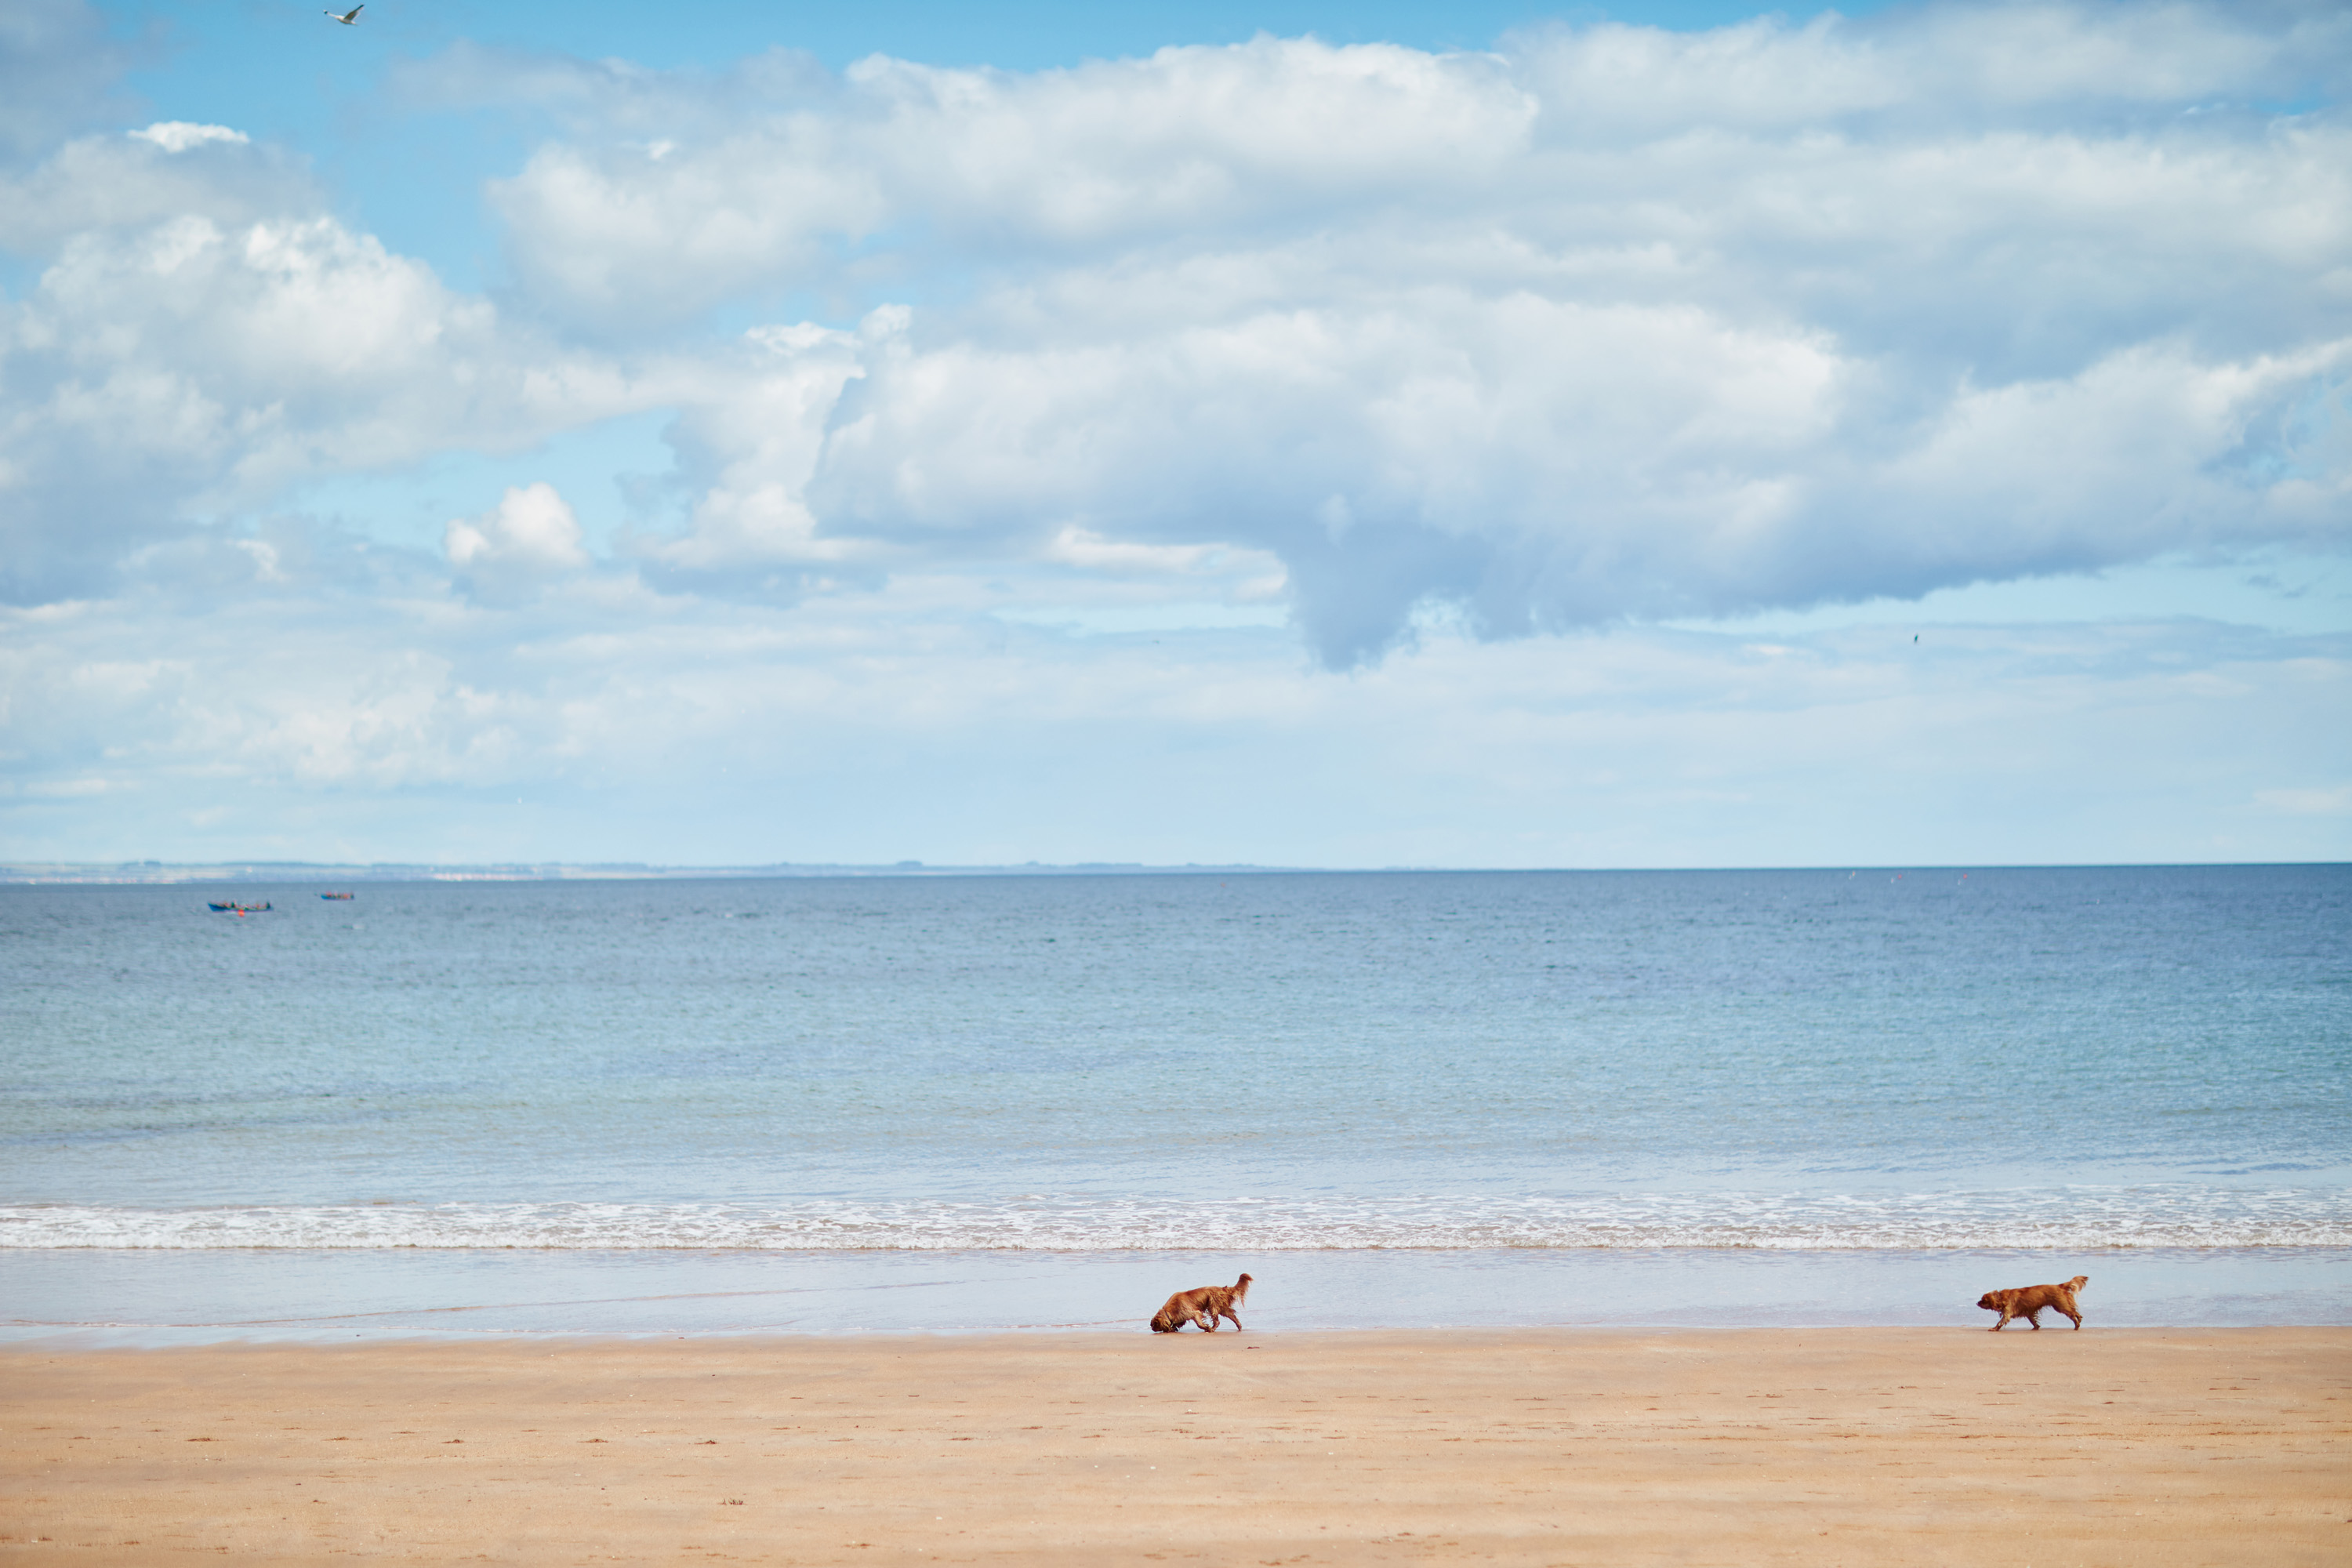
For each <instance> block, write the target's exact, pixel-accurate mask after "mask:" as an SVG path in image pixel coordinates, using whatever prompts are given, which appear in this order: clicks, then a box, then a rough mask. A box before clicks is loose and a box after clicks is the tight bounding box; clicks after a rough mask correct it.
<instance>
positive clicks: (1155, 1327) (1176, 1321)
mask: <svg viewBox="0 0 2352 1568" xmlns="http://www.w3.org/2000/svg"><path fill="white" fill-rule="evenodd" d="M1249 1288H1250V1277H1249V1276H1248V1275H1246V1274H1244V1275H1243V1276H1242V1277H1241V1278H1240V1279H1236V1280H1234V1282H1233V1283H1232V1284H1230V1285H1203V1286H1202V1287H1201V1288H1200V1289H1198V1290H1179V1291H1177V1292H1176V1294H1174V1295H1173V1296H1171V1297H1169V1298H1168V1304H1167V1305H1166V1306H1164V1307H1162V1308H1160V1311H1159V1313H1158V1314H1157V1315H1156V1316H1155V1317H1153V1318H1152V1320H1151V1331H1152V1332H1153V1333H1155V1334H1172V1333H1175V1332H1176V1331H1178V1330H1180V1329H1181V1328H1182V1327H1183V1326H1184V1325H1185V1324H1187V1323H1198V1324H1200V1325H1201V1327H1202V1330H1203V1331H1206V1332H1208V1333H1212V1334H1213V1333H1215V1332H1216V1331H1217V1320H1218V1319H1219V1318H1232V1319H1233V1324H1234V1329H1235V1330H1236V1331H1238V1330H1239V1329H1240V1328H1241V1326H1242V1321H1241V1320H1240V1319H1239V1318H1235V1317H1234V1308H1236V1307H1238V1306H1240V1305H1241V1304H1242V1298H1243V1297H1244V1296H1246V1295H1248V1294H1249Z"/></svg>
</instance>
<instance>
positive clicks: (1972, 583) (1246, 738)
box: [0, 0, 2352, 868]
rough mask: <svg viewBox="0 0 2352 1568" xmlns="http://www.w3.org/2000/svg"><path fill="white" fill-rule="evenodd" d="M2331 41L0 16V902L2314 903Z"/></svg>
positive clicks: (2340, 489)
mask: <svg viewBox="0 0 2352 1568" xmlns="http://www.w3.org/2000/svg"><path fill="white" fill-rule="evenodd" d="M2347 97H2352V13H2348V12H2347V11H2345V10H2344V8H2343V7H2341V6H2340V5H2335V4H2297V3H2294V0H2275V3H2254V4H2237V5H2199V4H2179V5H2171V4H2147V5H2108V4H2036V3H2019V4H1978V3H1956V4H1940V3H1929V4H1921V5H1885V6H1881V5H1853V6H1848V7H1844V8H1843V9H1840V10H1836V11H1832V10H1828V9H1812V8H1806V7H1801V6H1800V7H1795V8H1790V9H1787V10H1780V11H1774V12H1769V13H1758V12H1754V11H1751V10H1750V9H1749V8H1748V7H1745V6H1740V5H1717V4H1707V3H1699V0H1693V3H1690V4H1679V5H1677V4H1659V5H1637V4H1628V5H1618V6H1565V7H1558V6H1547V5H1540V4H1513V3H1501V4H1473V5H1461V4H1454V5H1445V6H1443V7H1439V6H1435V5H1425V4H1406V3H1403V0H1391V3H1387V4H1364V5H1348V6H1339V5H1329V4H1325V3H1321V0H1279V3H1267V4H1251V3H1249V0H1218V3H1216V4H1210V5H1181V6H1179V5H1131V6H1125V7H1118V8H1115V10H1114V8H1107V7H1097V6H1089V5H1076V4H1071V3H1068V0H1014V3H1013V4H1009V5H1000V6H996V7H992V8H975V7H971V6H968V5H963V6H950V5H944V4H931V3H918V0H902V3H898V4H882V5H867V6H863V7H857V8H854V10H853V9H842V8H835V9H827V10H824V11H819V10H817V9H815V8H808V9H806V10H801V9H795V8H793V7H790V6H782V7H780V6H775V5H748V4H731V3H730V4H720V3H709V4H680V5H672V6H668V7H649V6H645V5H638V4H629V5H624V4H620V3H618V0H580V3H575V4H572V5H565V6H562V7H551V8H545V9H537V10H535V9H531V8H527V7H516V6H513V5H488V4H483V3H475V0H440V3H424V0H370V3H369V4H368V5H367V6H366V7H365V9H364V10H362V12H361V14H360V16H359V19H358V22H357V24H356V25H354V26H340V25H338V24H337V23H336V22H334V21H333V20H331V18H329V17H328V16H325V15H323V14H322V12H321V7H320V5H318V4H313V5H300V4H294V3H291V0H288V3H282V4H281V3H278V0H267V3H265V0H212V3H209V4H184V3H153V4H123V5H91V4H86V3H84V0H12V3H11V4H10V5H7V6H6V7H5V8H0V861H5V862H8V863H14V864H26V863H52V862H96V863H110V862H116V861H121V860H133V859H143V858H156V859H162V860H166V861H183V862H184V861H199V862H206V861H231V860H237V861H242V860H254V859H301V860H321V861H400V862H433V861H442V862H451V863H482V862H550V861H567V862H574V863H581V862H610V861H646V862H654V863H660V864H669V865H730V866H732V865H748V864H768V863H774V862H781V861H792V862H801V863H808V862H825V863H836V862H838V863H861V864H871V863H890V862H895V861H898V860H902V859H920V860H923V861H926V862H928V863H931V864H935V865H937V864H1019V863H1024V862H1029V861H1041V862H1046V863H1055V864H1061V863H1075V862H1089V861H1118V862H1129V861H1132V862H1144V863H1149V864H1184V863H1188V862H1192V863H1214V864H1223V863H1237V862H1254V863H1258V864H1265V865H1285V866H1328V867H1335V868H1356V867H1386V866H1452V867H1497V868H1507V867H1649V866H1656V867H1673V866H1787V865H1893V864H2025V863H2087V862H2158V861H2212V860H2314V859H2323V860H2340V859H2346V858H2352V120H2348V119H2347Z"/></svg>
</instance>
